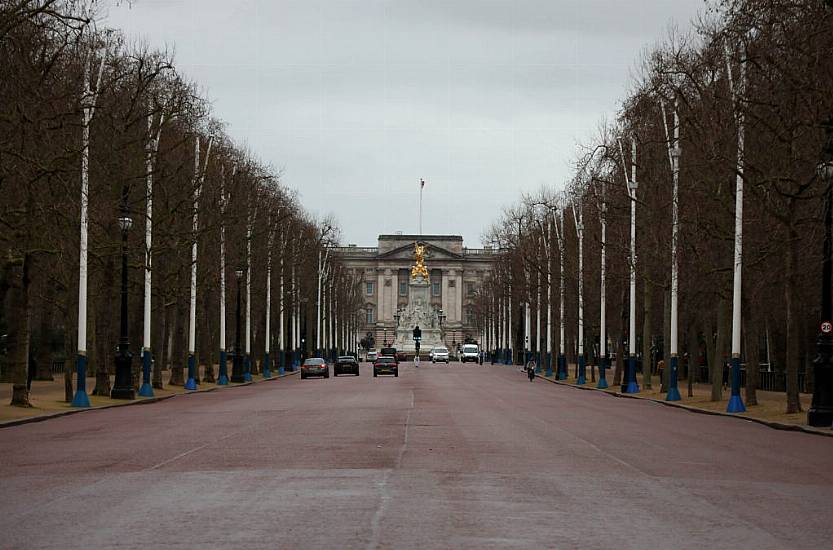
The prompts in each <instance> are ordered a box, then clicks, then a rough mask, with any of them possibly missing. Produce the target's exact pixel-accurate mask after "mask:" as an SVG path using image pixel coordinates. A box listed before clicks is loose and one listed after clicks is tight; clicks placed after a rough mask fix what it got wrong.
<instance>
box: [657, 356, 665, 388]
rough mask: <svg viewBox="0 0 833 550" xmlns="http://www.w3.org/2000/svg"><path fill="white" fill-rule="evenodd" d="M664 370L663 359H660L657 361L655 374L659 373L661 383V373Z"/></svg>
mask: <svg viewBox="0 0 833 550" xmlns="http://www.w3.org/2000/svg"><path fill="white" fill-rule="evenodd" d="M664 370H665V360H664V359H660V360H659V361H657V374H658V375H659V382H660V384H662V373H663V371H664Z"/></svg>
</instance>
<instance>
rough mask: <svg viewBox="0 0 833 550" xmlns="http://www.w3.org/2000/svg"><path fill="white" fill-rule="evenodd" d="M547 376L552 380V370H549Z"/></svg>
mask: <svg viewBox="0 0 833 550" xmlns="http://www.w3.org/2000/svg"><path fill="white" fill-rule="evenodd" d="M545 376H549V377H550V378H552V369H548V370H547V373H546V374H545Z"/></svg>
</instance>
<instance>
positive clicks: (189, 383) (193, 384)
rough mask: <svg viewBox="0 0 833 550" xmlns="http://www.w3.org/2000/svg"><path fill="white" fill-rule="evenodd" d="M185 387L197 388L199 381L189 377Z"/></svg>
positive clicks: (187, 388)
mask: <svg viewBox="0 0 833 550" xmlns="http://www.w3.org/2000/svg"><path fill="white" fill-rule="evenodd" d="M185 389H186V390H196V389H197V381H196V380H194V379H193V378H189V379H188V381H187V382H185Z"/></svg>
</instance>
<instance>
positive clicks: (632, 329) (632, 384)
mask: <svg viewBox="0 0 833 550" xmlns="http://www.w3.org/2000/svg"><path fill="white" fill-rule="evenodd" d="M621 149H622V144H621V142H620V143H619V150H620V153H621V156H622V168H623V169H624V171H625V183H626V184H627V188H628V199H630V203H631V246H630V261H629V264H630V266H629V268H630V303H629V315H628V367H627V369H626V371H625V372H626V374H625V380H624V382H623V383H622V393H639V384H637V382H636V191H637V189H638V188H639V185H638V184H637V182H636V138H635V137H634V138H632V139H631V177H630V179H628V171H627V169H626V168H625V154H624V152H623V151H622V150H621Z"/></svg>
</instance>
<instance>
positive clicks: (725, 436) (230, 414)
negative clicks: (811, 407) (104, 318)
mask: <svg viewBox="0 0 833 550" xmlns="http://www.w3.org/2000/svg"><path fill="white" fill-rule="evenodd" d="M832 465H833V438H826V437H819V436H814V435H810V434H804V433H794V432H784V431H777V430H773V429H771V428H767V427H764V426H761V425H759V424H755V423H751V422H744V421H739V420H736V419H732V418H723V417H717V416H707V415H700V414H693V413H690V412H686V411H682V410H677V409H672V408H668V407H663V406H661V405H657V404H652V403H650V402H642V401H638V400H632V399H616V398H612V397H609V396H606V395H602V394H600V393H596V392H587V391H578V390H575V389H572V388H568V387H563V386H556V385H554V384H549V383H546V382H543V381H541V380H537V381H535V382H534V383H530V382H529V381H528V380H527V379H526V377H525V376H524V375H523V374H521V373H520V372H518V371H517V370H515V369H513V368H509V367H497V366H491V367H490V366H483V367H481V366H472V365H468V366H465V367H464V366H461V365H459V364H452V365H450V366H445V365H442V366H431V365H423V366H421V367H420V368H418V369H415V368H414V367H413V365H411V364H407V365H405V366H404V367H403V368H402V369H401V372H400V376H399V378H393V377H379V378H373V377H372V376H370V372H369V367H368V366H367V365H366V364H363V366H362V376H360V377H358V378H355V377H350V376H344V377H341V376H340V377H338V378H330V379H329V380H323V379H322V380H319V379H311V380H305V381H303V382H302V381H301V380H299V379H298V378H297V376H296V377H291V378H285V379H281V380H276V381H271V382H267V383H262V384H256V385H253V386H247V387H240V388H233V389H227V390H222V391H216V392H211V393H204V394H195V395H190V396H186V397H182V398H175V399H171V400H168V401H163V402H160V403H155V404H148V405H142V406H133V407H124V408H117V409H111V410H105V411H90V412H85V413H81V414H77V415H73V416H68V417H64V418H58V419H53V420H49V421H46V422H42V423H36V424H28V425H23V426H17V427H13V428H6V429H2V430H0V495H2V499H0V547H2V548H102V547H116V546H118V547H123V548H140V547H145V548H147V547H176V548H192V547H194V548H196V547H199V548H228V547H236V548H288V549H289V548H291V549H298V548H323V549H341V548H420V549H421V550H424V549H428V548H455V549H456V548H473V549H475V548H476V549H487V548H535V549H538V548H639V549H642V550H644V549H655V548H698V549H700V548H735V549H736V548H754V549H756V550H764V549H767V548H808V549H814V550H815V549H820V548H831V547H832V546H833V468H832V467H831V466H832Z"/></svg>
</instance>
